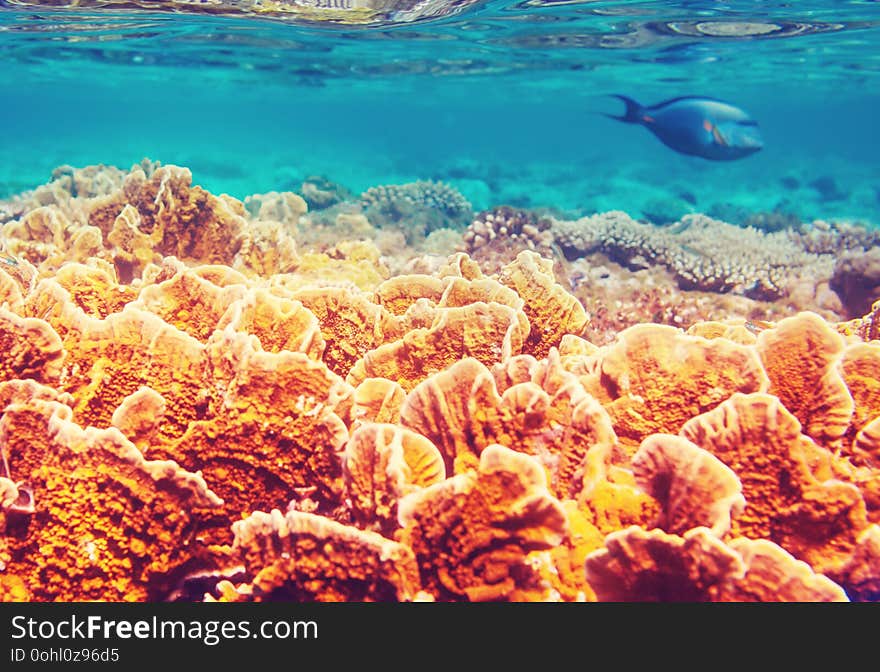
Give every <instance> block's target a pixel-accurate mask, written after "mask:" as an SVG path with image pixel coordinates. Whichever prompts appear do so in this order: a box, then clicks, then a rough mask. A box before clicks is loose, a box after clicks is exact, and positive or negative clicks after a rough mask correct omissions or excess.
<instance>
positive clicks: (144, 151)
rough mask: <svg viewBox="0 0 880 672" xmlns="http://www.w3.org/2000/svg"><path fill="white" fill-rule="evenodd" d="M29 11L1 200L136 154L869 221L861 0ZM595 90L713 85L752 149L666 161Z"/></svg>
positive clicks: (639, 94)
mask: <svg viewBox="0 0 880 672" xmlns="http://www.w3.org/2000/svg"><path fill="white" fill-rule="evenodd" d="M347 1H348V4H352V3H353V0H347ZM361 1H362V2H368V1H369V0H361ZM322 2H323V0H322ZM37 4H38V3H33V2H12V1H11V0H7V1H6V2H2V1H0V53H2V59H3V60H2V63H3V67H2V69H0V102H2V108H0V109H2V113H0V114H2V117H0V118H2V123H0V198H3V197H6V196H8V195H10V194H13V193H16V192H19V191H22V190H26V189H30V188H33V187H35V186H37V185H38V184H41V183H44V182H46V181H48V179H49V177H50V175H51V171H52V169H53V168H55V167H56V166H59V165H62V164H69V165H74V166H85V165H90V164H96V163H105V164H112V165H116V166H119V167H122V168H128V167H129V166H131V165H132V164H134V163H136V162H138V161H140V160H141V159H142V158H144V157H149V158H151V159H154V160H159V161H161V162H163V163H175V164H180V165H185V166H188V167H189V168H191V169H192V171H193V176H194V181H195V182H196V183H198V184H201V185H203V186H205V187H206V188H208V189H210V190H211V191H214V192H217V193H220V192H225V193H229V194H231V195H233V196H236V197H239V198H243V197H244V196H246V195H248V194H250V193H259V192H265V191H270V190H282V189H291V190H296V189H297V188H298V185H299V184H300V183H301V182H302V179H303V178H304V177H306V176H309V175H315V174H320V175H323V176H325V177H327V178H329V179H331V180H333V181H335V182H338V183H341V184H343V185H345V186H347V187H348V188H349V189H351V190H352V191H354V192H355V193H358V192H360V191H362V190H365V189H366V188H368V187H370V186H372V185H377V184H389V183H401V182H407V181H412V180H415V179H427V178H434V179H442V180H445V181H447V182H449V183H451V184H453V185H454V186H456V187H458V188H459V189H460V190H461V191H462V192H463V193H464V194H465V195H466V196H467V197H468V198H469V199H470V200H471V201H472V202H473V204H474V206H475V207H477V208H485V207H490V206H494V205H500V204H505V203H507V204H512V205H520V206H526V207H547V208H553V209H556V210H560V211H563V212H566V213H571V214H587V213H590V212H594V211H597V210H608V209H622V210H626V211H628V212H630V213H631V214H633V215H634V216H648V217H650V218H652V219H654V220H668V219H674V218H676V217H678V216H680V215H682V214H685V213H686V212H693V211H703V212H714V213H716V214H725V215H726V216H728V217H730V218H734V217H737V216H739V215H740V214H742V213H747V212H769V211H778V212H781V213H786V214H793V215H796V216H798V217H800V218H802V219H804V220H811V219H815V218H822V219H853V220H859V221H863V222H867V223H871V224H875V225H880V162H878V160H877V156H878V150H880V131H878V128H877V110H878V109H880V105H878V104H880V4H878V3H877V2H871V1H844V0H834V1H830V0H829V1H826V2H819V1H816V0H806V1H801V2H797V3H792V2H750V1H743V2H638V1H636V2H590V1H587V0H584V1H582V2H560V3H544V2H540V1H539V0H528V1H524V2H518V3H517V2H511V1H510V0H506V1H503V2H498V1H493V2H471V3H468V2H459V3H446V4H445V5H444V4H443V3H442V2H439V1H438V0H434V1H433V2H431V3H423V4H422V5H421V6H416V8H415V9H413V8H412V6H413V5H414V3H412V2H411V3H409V5H407V6H403V5H402V4H401V3H400V2H398V3H397V4H394V3H393V2H384V4H382V5H381V7H380V5H379V0H374V3H373V6H376V7H380V10H381V11H375V12H372V13H370V14H365V12H364V11H363V10H358V9H357V8H355V9H351V10H322V9H321V7H322V4H321V3H318V4H317V5H316V4H315V1H314V0H311V2H305V1H304V2H302V3H301V5H297V4H295V3H292V2H277V3H274V5H269V3H262V4H257V5H255V3H245V2H228V3H226V4H225V5H219V6H218V5H217V3H213V4H206V3H183V2H179V3H170V2H154V3H148V2H144V3H140V4H142V5H143V7H142V8H138V9H133V8H131V7H129V8H125V9H119V8H116V3H113V2H110V1H105V2H80V3H78V4H79V5H80V6H79V7H78V8H76V9H67V10H64V9H58V8H57V5H59V4H61V3H58V2H54V3H47V4H52V5H56V7H39V6H35V5H37ZM307 5H310V8H309V7H307ZM392 5H393V7H392V9H388V7H389V6H392ZM267 6H268V7H270V8H273V7H274V8H275V9H276V10H277V11H275V12H274V13H269V14H266V13H261V14H258V13H256V11H255V10H256V9H261V8H262V10H265V9H266V7H267ZM323 6H326V3H324V5H323ZM206 7H207V8H208V9H211V12H212V13H207V12H205V11H203V10H204V8H206ZM382 7H384V9H382ZM394 7H396V8H397V9H394ZM401 7H403V9H402V10H401V9H400V8H401ZM407 7H408V9H407ZM169 9H173V10H175V11H160V10H169ZM197 10H198V11H197ZM413 19H416V20H413ZM610 93H623V94H627V95H629V96H632V97H634V98H636V99H638V100H640V101H642V102H645V103H655V102H658V101H661V100H664V99H667V98H672V97H675V96H681V95H688V94H701V95H710V96H714V97H719V98H723V99H727V100H730V101H732V102H735V103H736V104H737V105H740V106H742V107H743V108H745V109H746V110H748V112H750V113H751V114H752V116H753V117H754V118H755V119H757V120H758V121H759V123H760V127H761V131H762V134H763V137H764V141H765V147H764V149H763V150H762V151H761V152H759V153H757V154H755V155H753V156H750V157H748V158H745V159H742V160H740V161H734V162H710V161H706V160H703V159H699V158H695V157H688V156H684V155H681V154H677V153H675V152H673V151H672V150H670V149H668V148H667V147H665V146H663V145H662V144H661V143H660V142H659V141H657V139H656V138H654V137H653V136H652V135H651V134H650V133H649V132H648V131H647V130H645V129H644V128H639V127H636V126H630V125H624V124H620V123H618V122H615V121H613V120H610V119H607V118H605V117H603V116H601V115H600V114H598V112H612V113H615V114H617V113H620V111H621V110H620V108H621V105H620V104H619V103H618V102H617V101H615V100H613V99H611V98H608V97H606V94H610ZM829 185H832V186H833V189H829V188H828V186H829Z"/></svg>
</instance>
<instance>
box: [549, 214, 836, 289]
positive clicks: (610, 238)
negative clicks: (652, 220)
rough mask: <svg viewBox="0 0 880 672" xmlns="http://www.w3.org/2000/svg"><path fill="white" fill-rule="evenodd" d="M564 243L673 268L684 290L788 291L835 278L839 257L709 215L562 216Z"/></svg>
mask: <svg viewBox="0 0 880 672" xmlns="http://www.w3.org/2000/svg"><path fill="white" fill-rule="evenodd" d="M553 231H554V237H555V240H556V242H557V243H558V244H559V245H560V246H561V247H562V248H563V250H564V251H566V254H567V255H568V256H569V257H570V258H574V257H576V256H582V255H585V254H589V253H590V252H594V251H602V252H604V253H605V254H607V255H608V256H609V257H610V258H611V259H613V260H614V261H617V262H619V263H621V264H623V265H625V266H627V267H630V268H646V267H648V266H651V265H659V266H664V267H666V268H668V269H669V270H670V271H671V272H672V273H673V274H674V275H675V277H676V279H677V281H678V284H679V286H680V287H681V288H683V289H702V290H708V291H714V292H735V293H739V294H743V295H745V296H750V297H753V298H761V299H773V298H778V297H780V296H785V295H786V294H788V292H789V291H790V289H791V287H792V284H793V281H795V280H796V278H798V277H800V276H808V277H810V278H811V279H812V281H813V282H815V279H816V278H830V277H831V268H832V265H833V263H834V261H833V257H832V256H831V255H816V254H812V253H810V252H807V251H805V250H804V249H803V247H802V246H799V245H798V244H797V243H796V242H795V241H793V240H792V239H791V238H790V236H789V234H788V233H787V232H778V233H764V232H763V231H759V230H757V229H753V228H745V229H744V228H740V227H738V226H733V225H731V224H727V223H725V222H720V221H718V220H713V219H710V218H708V217H706V216H704V215H686V216H685V217H684V218H682V220H681V221H680V222H679V223H677V224H675V225H673V226H671V227H656V226H652V225H648V224H641V223H639V222H636V221H634V220H633V219H631V218H630V217H629V216H628V215H627V214H626V213H623V212H619V211H612V212H606V213H602V214H598V215H593V216H591V217H585V218H582V219H579V220H577V221H574V222H566V221H557V222H555V223H554V226H553Z"/></svg>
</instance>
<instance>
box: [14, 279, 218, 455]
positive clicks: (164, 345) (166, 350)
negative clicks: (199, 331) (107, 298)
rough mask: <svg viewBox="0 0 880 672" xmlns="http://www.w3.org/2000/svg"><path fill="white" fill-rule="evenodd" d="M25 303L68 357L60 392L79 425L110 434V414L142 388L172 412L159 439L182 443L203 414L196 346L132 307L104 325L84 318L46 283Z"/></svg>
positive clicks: (200, 353)
mask: <svg viewBox="0 0 880 672" xmlns="http://www.w3.org/2000/svg"><path fill="white" fill-rule="evenodd" d="M29 303H31V305H32V308H31V310H45V311H47V316H46V320H47V321H48V322H49V323H50V324H52V326H53V327H55V328H56V330H60V333H61V337H62V341H63V344H64V350H65V351H66V354H67V357H66V360H65V377H64V382H63V385H62V386H61V389H63V390H64V391H66V392H70V393H71V394H72V395H73V396H74V397H75V398H76V404H75V406H74V412H75V417H76V420H77V422H79V423H80V424H82V425H94V426H96V427H107V426H109V425H110V423H111V418H112V416H113V413H114V412H115V411H116V408H117V407H118V406H119V405H120V404H121V403H122V401H123V400H124V399H125V397H127V396H128V395H130V394H132V393H134V392H135V391H137V390H138V388H139V387H141V386H142V385H148V386H149V387H151V388H152V389H154V390H155V391H156V392H158V393H159V394H161V395H162V396H163V397H164V399H165V402H166V404H168V406H169V407H170V408H173V409H174V413H170V414H167V415H166V416H165V417H164V418H163V421H162V423H161V426H160V428H159V434H160V435H161V436H163V437H166V438H173V437H177V436H180V435H181V434H182V433H183V432H184V431H185V429H186V426H187V424H188V423H189V422H190V421H191V420H194V419H196V418H197V417H199V416H200V415H201V414H203V413H204V410H205V403H206V400H207V399H206V394H207V390H206V389H205V375H206V374H205V366H206V363H207V360H206V357H205V346H204V345H202V344H201V343H199V342H198V341H197V340H196V339H194V338H192V337H191V336H189V335H187V334H185V333H183V332H181V331H179V330H177V329H175V328H174V327H172V326H170V325H168V324H167V323H166V322H164V321H163V320H162V319H161V318H159V317H158V316H157V315H155V314H153V313H149V312H146V311H142V310H138V309H137V308H134V307H133V306H132V305H131V304H128V305H126V306H125V308H124V309H123V310H122V311H121V312H119V313H113V314H111V315H108V316H107V317H106V318H104V319H96V318H93V317H89V316H87V315H86V314H85V313H83V311H82V310H81V309H79V308H78V307H77V306H75V305H74V304H73V303H72V302H71V301H70V300H69V295H68V293H67V292H66V291H65V290H63V289H62V288H61V287H60V286H59V285H57V284H56V283H54V281H52V280H46V281H44V282H42V283H40V286H39V287H38V289H37V290H35V292H34V295H33V296H32V297H30V299H29ZM44 306H47V308H44Z"/></svg>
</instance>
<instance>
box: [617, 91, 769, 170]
mask: <svg viewBox="0 0 880 672" xmlns="http://www.w3.org/2000/svg"><path fill="white" fill-rule="evenodd" d="M613 97H614V98H618V99H620V100H622V101H623V102H624V103H625V104H626V112H625V113H624V114H622V115H620V116H616V115H613V114H606V115H605V116H606V117H610V118H611V119H617V120H618V121H623V122H626V123H628V124H641V125H642V126H644V127H645V128H647V129H648V130H649V131H651V132H652V133H653V134H654V135H656V136H657V137H658V138H659V139H660V141H661V142H662V143H663V144H664V145H666V146H667V147H670V148H671V149H674V150H675V151H676V152H679V153H681V154H690V155H691V156H699V157H702V158H704V159H710V160H712V161H733V160H734V159H742V158H743V157H746V156H749V155H750V154H754V153H755V152H757V151H758V150H760V149H761V148H762V147H763V146H764V143H763V140H762V139H761V132H760V131H759V130H758V122H756V121H755V120H754V119H752V118H751V116H749V114H748V113H747V112H745V111H744V110H742V109H741V108H739V107H737V106H735V105H731V104H730V103H725V102H724V101H722V100H716V99H714V98H704V97H702V96H684V97H681V98H672V99H671V100H667V101H664V102H662V103H657V104H656V105H651V106H648V107H645V106H643V105H640V104H639V103H638V102H636V101H635V100H633V99H632V98H628V97H626V96H621V95H619V94H613Z"/></svg>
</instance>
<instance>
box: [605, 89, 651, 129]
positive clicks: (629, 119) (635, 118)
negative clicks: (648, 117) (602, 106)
mask: <svg viewBox="0 0 880 672" xmlns="http://www.w3.org/2000/svg"><path fill="white" fill-rule="evenodd" d="M608 95H609V96H610V97H611V98H617V99H618V100H622V101H623V103H624V104H625V105H626V112H624V114H622V115H620V116H617V115H614V114H605V113H604V112H603V113H602V114H604V115H605V116H606V117H608V118H609V119H617V121H623V122H625V123H627V124H638V123H641V122H642V115H643V108H642V106H641V105H640V104H639V103H638V102H636V101H635V100H633V99H632V98H627V97H626V96H622V95H620V94H619V93H611V94H608Z"/></svg>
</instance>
